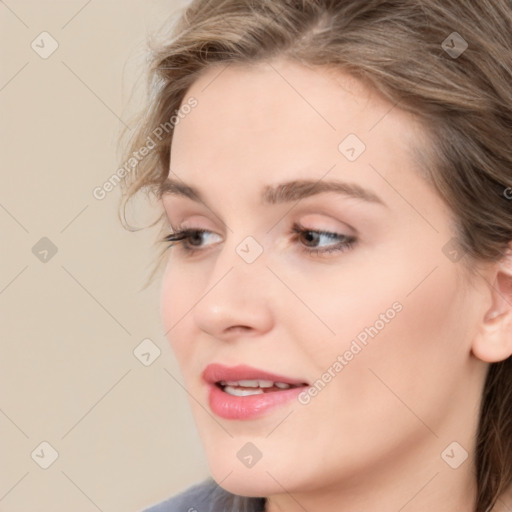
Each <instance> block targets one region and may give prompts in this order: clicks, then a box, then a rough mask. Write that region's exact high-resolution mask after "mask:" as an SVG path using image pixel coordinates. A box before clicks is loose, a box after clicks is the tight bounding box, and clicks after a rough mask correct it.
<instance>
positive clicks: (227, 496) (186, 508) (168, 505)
mask: <svg viewBox="0 0 512 512" xmlns="http://www.w3.org/2000/svg"><path fill="white" fill-rule="evenodd" d="M233 498H234V500H233ZM239 500H241V501H242V502H245V504H244V506H243V509H244V510H247V511H248V512H250V511H253V510H254V512H260V511H261V510H263V509H262V508H261V506H262V504H263V503H262V499H261V498H242V497H239V496H235V495H233V494H231V493H229V492H228V491H226V490H224V489H222V487H220V486H219V485H218V484H217V483H216V482H215V480H213V479H212V478H209V479H208V480H204V481H203V482H200V483H197V484H195V485H192V486H190V487H188V488H187V489H185V490H184V491H182V492H181V493H179V494H177V495H175V496H172V497H170V498H168V499H166V500H165V501H162V502H160V503H157V504H156V505H152V506H151V507H149V508H147V509H144V510H143V511H142V512H225V511H226V510H227V509H226V508H225V505H227V503H232V504H233V505H235V504H236V505H240V504H241V502H240V501H239ZM236 505H235V509H234V511H233V512H236V511H237V510H239V508H238V506H236Z"/></svg>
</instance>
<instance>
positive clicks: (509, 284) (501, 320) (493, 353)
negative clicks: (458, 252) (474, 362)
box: [472, 249, 512, 363]
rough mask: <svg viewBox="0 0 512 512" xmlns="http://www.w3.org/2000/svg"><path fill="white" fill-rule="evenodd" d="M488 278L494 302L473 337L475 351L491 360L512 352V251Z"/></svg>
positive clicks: (484, 358) (498, 359)
mask: <svg viewBox="0 0 512 512" xmlns="http://www.w3.org/2000/svg"><path fill="white" fill-rule="evenodd" d="M493 269H494V270H493V273H492V274H491V276H492V279H491V280H489V281H488V285H489V290H490V293H491V296H492V304H491V306H490V307H489V308H488V310H487V311H486V312H485V315H484V317H483V319H482V321H481V324H480V326H479V329H478V333H477V335H476V337H475V339H474V340H473V345H472V352H473V354H474V355H475V356H476V357H477V358H479V359H481V360H482V361H485V362H488V363H496V362H498V361H503V360H505V359H507V358H508V357H510V356H511V355H512V250H510V249H509V250H508V251H507V253H506V255H505V257H504V258H502V260H500V262H498V263H497V264H496V266H494V267H493Z"/></svg>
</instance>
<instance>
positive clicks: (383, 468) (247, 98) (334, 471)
mask: <svg viewBox="0 0 512 512" xmlns="http://www.w3.org/2000/svg"><path fill="white" fill-rule="evenodd" d="M223 68H224V66H223V67H219V68H216V67H212V68H208V69H207V70H206V71H205V72H204V73H203V74H202V75H201V76H200V77H199V78H198V79H197V81H196V82H195V83H194V84H193V85H192V87H191V88H190V90H189V91H187V94H186V98H188V97H190V96H194V97H195V98H197V100H198V106H197V107H196V108H195V109H194V110H193V112H192V113H190V114H189V115H188V116H187V117H186V118H184V119H183V120H181V121H180V123H179V124H178V125H177V126H176V128H175V134H174V140H173V144H172V148H171V169H170V173H171V174H172V175H173V176H175V177H176V176H177V177H179V179H180V180H182V181H184V182H185V183H187V184H190V185H193V186H195V187H197V188H198V189H199V190H200V191H201V193H202V195H203V196H204V198H205V202H206V204H207V205H208V206H206V205H205V204H203V203H201V202H196V201H193V200H191V199H189V198H184V197H178V196H175V195H173V194H168V195H165V196H164V197H163V199H162V204H163V207H164V208H165V210H166V212H167V216H168V220H169V222H170V225H171V226H172V227H173V228H175V229H178V228H180V227H183V226H185V227H193V228H203V229H207V230H209V231H210V232H211V233H210V234H207V235H206V236H205V237H203V239H202V241H201V242H199V243H200V244H202V245H201V246H200V250H199V252H198V253H195V254H194V255H189V254H187V253H186V252H185V251H184V250H183V247H182V246H180V245H176V246H175V247H173V248H171V249H169V250H168V256H167V258H168V261H167V266H166V270H165V274H164V278H163V282H162V291H161V314H162V320H163V325H164V328H165V331H166V333H167V337H168V339H169V342H170V344H171V346H172V349H173V351H174V353H175V356H176V358H177V361H178V363H179V365H180V368H181V372H182V375H183V383H184V386H185V387H186V389H187V390H188V392H189V393H190V395H191V397H193V398H192V399H191V400H190V404H191V408H192V413H193V415H194V418H195V421H196V424H197V427H198V431H199V434H200V437H201V440H202V442H203V444H204V448H205V451H206V455H207V458H208V462H209V465H210V470H211V473H212V476H213V477H214V478H215V480H216V481H217V482H218V483H220V484H221V485H222V487H224V488H225V489H227V490H228V491H230V492H233V493H236V494H241V495H246V496H266V497H268V501H267V508H266V510H267V512H277V511H286V512H295V511H303V510H322V511H325V512H330V511H333V512H334V511H337V512H338V511H339V510H340V509H341V508H340V506H341V505H342V506H343V507H342V509H343V511H344V512H356V511H358V512H360V511H361V510H365V511H368V512H371V511H375V512H376V511H379V512H397V511H398V510H400V511H405V512H407V511H416V512H427V511H431V510H436V511H438V512H448V511H460V510H468V511H469V510H471V509H472V507H473V503H474V499H475V496H476V488H475V478H474V474H473V464H474V450H475V446H474V441H475V433H476V427H477V412H476V411H477V407H478V404H479V401H480V396H481V392H482V389H483V384H484V378H485V374H486V370H487V367H488V364H487V363H488V362H491V361H496V360H501V359H504V358H505V357H508V355H510V353H512V347H510V341H504V340H505V339H507V340H508V339H510V338H512V336H510V311H509V309H510V305H509V304H508V302H506V301H503V300H500V297H503V295H500V296H498V295H497V290H501V291H503V289H504V287H503V288H501V289H500V288H499V287H498V286H497V285H499V284H500V281H499V280H498V277H499V276H501V275H502V273H503V272H504V271H503V270H500V268H498V267H497V266H496V265H491V264H486V265H483V264H482V265H480V266H479V267H478V271H479V275H478V276H477V277H476V278H474V279H471V280H470V278H469V276H468V275H467V273H466V272H465V270H464V266H463V265H464V263H463V262H464V259H462V260H459V261H458V262H453V261H452V260H450V259H449V258H448V257H447V256H446V255H445V253H444V252H443V250H442V249H443V247H444V246H445V244H446V243H447V242H448V241H449V240H450V239H451V238H452V237H453V236H454V233H453V232H452V229H451V227H450V226H451V223H450V220H451V212H450V209H449V207H448V206H447V205H446V204H445V203H444V202H443V201H442V200H441V199H440V197H439V195H438V194H437V192H436V191H435V190H434V189H433V188H431V186H430V185H429V184H428V183H427V182H426V181H425V180H424V179H423V178H422V177H421V174H420V170H419V168H418V166H417V165H416V163H415V161H414V159H413V156H412V153H411V148H412V147H418V148H421V147H422V145H423V147H424V145H425V144H426V143H427V142H426V138H425V135H424V133H423V131H422V128H421V125H420V124H419V123H418V122H417V121H416V120H415V118H414V117H413V116H412V115H410V114H407V113H406V112H404V111H401V110H400V109H398V108H396V107H395V108H391V107H392V105H391V104H390V103H389V102H387V101H386V100H385V99H384V98H382V97H381V96H379V95H378V94H377V93H376V92H375V91H372V90H370V89H368V88H367V87H365V86H363V84H361V83H360V82H358V81H356V80H354V79H352V78H350V77H349V76H347V75H345V74H343V73H342V72H340V71H337V72H332V71H327V70H325V69H322V70H321V69H313V68H308V67H304V66H302V65H298V64H295V63H292V62H289V61H286V60H282V59H276V60H274V61H272V62H271V63H265V64H258V65H253V66H241V65H238V66H237V65H230V66H228V67H227V68H226V69H225V70H224V71H223V72H222V73H220V74H219V71H220V70H221V69H223ZM186 98H185V99H186ZM350 133H353V134H356V135H357V136H358V137H359V138H360V139H361V140H362V141H363V142H364V144H365V145H366V150H365V151H364V152H363V153H362V154H361V155H360V156H359V157H358V158H357V159H356V160H355V161H353V162H350V161H348V160H347V158H346V157H345V156H344V155H343V154H342V153H341V152H340V151H339V150H338V145H339V144H340V142H341V141H342V140H343V139H344V138H345V137H346V136H347V135H348V134H350ZM299 178H301V179H303V178H308V179H314V180H325V179H339V180H343V181H347V182H351V183H357V184H358V185H360V186H362V187H364V188H366V189H368V190H371V191H372V192H373V193H375V194H377V195H378V196H379V197H380V198H381V199H382V201H384V203H385V206H384V205H380V204H374V203H369V202H366V201H363V200H361V199H356V198H349V197H345V196H343V195H339V194H336V193H333V192H327V193H321V194H318V195H314V196H311V197H309V198H306V199H302V200H301V201H299V202H298V203H297V204H295V202H291V203H284V204H277V205H263V204H261V203H260V200H259V196H260V190H261V189H262V187H263V186H265V185H269V184H277V183H280V182H284V181H288V180H292V179H299ZM294 222H300V223H301V224H303V225H304V226H305V227H306V228H308V229H311V230H322V229H323V230H327V231H331V232H335V233H341V234H346V235H353V236H356V238H357V240H356V242H355V244H354V245H353V246H352V247H351V248H349V249H347V250H345V251H342V252H332V253H329V254H325V255H318V254H317V255H315V254H308V253H306V252H304V251H303V249H307V247H308V246H307V245H305V244H307V240H306V241H304V238H299V239H294V238H293V235H292V234H291V227H292V225H293V223H294ZM247 236H252V237H253V238H254V239H255V240H257V242H258V243H259V244H260V245H261V246H262V248H263V253H262V254H261V255H260V256H259V257H258V258H257V259H256V261H254V262H253V263H250V264H249V263H246V262H245V261H244V260H243V259H242V258H241V257H240V256H239V255H238V254H237V252H236V247H237V246H238V245H239V244H240V242H242V240H244V239H245V237H247ZM337 241H338V240H336V239H334V240H332V239H329V238H325V237H321V238H320V239H319V240H318V241H317V243H318V244H319V246H320V247H319V248H320V249H325V248H326V247H327V248H329V247H332V246H334V245H336V243H337ZM317 248H318V247H317ZM228 271H229V272H228ZM500 272H501V273H500ZM509 277H510V273H509V272H508V271H507V273H506V278H507V279H509ZM492 284H494V285H495V286H491V285H492ZM509 293H510V291H509ZM396 301H398V302H399V303H400V304H401V305H402V309H401V311H400V312H398V313H396V315H394V318H393V319H391V320H389V321H388V322H387V323H385V326H384V328H382V329H381V330H380V331H379V332H378V335H377V336H375V337H374V338H373V339H369V341H368V344H367V346H365V347H364V348H363V349H362V350H361V351H360V352H359V353H358V354H357V355H356V356H354V357H353V359H352V360H351V361H348V364H347V365H346V366H345V367H344V368H343V370H342V371H341V372H339V373H338V374H336V376H335V377H334V378H332V380H331V382H329V383H328V384H327V385H326V386H325V388H324V389H323V390H322V391H321V392H320V393H318V395H317V396H315V397H314V398H312V399H311V401H310V402H309V403H308V404H307V405H301V404H300V403H298V401H295V400H294V401H292V402H290V403H289V404H286V405H284V406H282V407H279V408H277V409H274V410H273V411H271V412H269V413H267V414H266V415H265V416H264V417H262V418H259V419H255V420H243V421H242V420H238V421H234V420H225V419H222V418H219V417H216V416H214V415H213V413H212V412H211V411H210V409H209V406H208V394H207V389H206V387H205V385H204V384H203V383H202V381H201V372H202V371H203V369H204V368H205V367H206V365H208V364H209V363H212V362H217V363H223V364H225V365H228V366H230V365H236V364H248V365H251V366H254V367H256V368H260V369H265V370H268V371H270V372H274V373H278V374H282V375H286V376H290V377H293V378H298V379H301V380H304V381H307V382H308V383H313V382H314V381H316V380H317V379H319V378H320V377H321V376H322V375H323V374H324V373H325V372H326V371H327V370H328V368H330V367H332V365H333V363H334V362H335V361H336V360H337V357H338V355H340V354H344V353H345V351H346V350H348V349H349V348H350V345H351V342H352V340H353V339H354V338H355V337H356V336H357V335H358V334H359V333H360V332H361V331H363V330H364V328H365V327H369V326H372V325H374V324H375V322H376V321H377V320H379V317H380V315H381V314H385V312H386V311H387V310H389V309H390V308H392V304H393V303H395V302H396ZM510 302H512V301H510ZM507 304H508V306H507ZM492 311H498V314H497V317H496V318H494V319H491V318H490V317H491V316H492V315H490V313H491V312H492ZM380 318H382V317H380ZM461 319H463V321H461ZM507 322H508V324H507ZM507 325H508V327H507ZM507 333H508V335H507ZM454 441H455V442H457V443H458V444H459V445H460V447H462V448H456V449H455V452H451V453H454V457H455V458H459V457H461V454H462V453H463V452H462V449H464V450H466V451H467V452H468V459H467V460H465V461H464V462H463V463H462V464H461V465H460V466H459V467H458V468H457V469H453V468H452V467H450V466H449V465H448V464H447V463H446V462H445V461H444V460H443V458H442V457H441V454H442V452H443V451H444V450H445V449H446V448H447V447H448V446H449V445H450V444H451V443H452V442H454ZM247 442H251V443H253V444H254V445H256V446H257V448H258V449H259V451H260V452H261V453H262V458H261V460H260V461H259V462H258V463H257V464H256V465H254V466H253V467H252V468H247V467H245V466H244V465H243V464H242V463H241V462H240V461H239V459H238V458H237V452H238V451H239V450H240V448H241V447H242V446H244V445H245V444H246V443H247Z"/></svg>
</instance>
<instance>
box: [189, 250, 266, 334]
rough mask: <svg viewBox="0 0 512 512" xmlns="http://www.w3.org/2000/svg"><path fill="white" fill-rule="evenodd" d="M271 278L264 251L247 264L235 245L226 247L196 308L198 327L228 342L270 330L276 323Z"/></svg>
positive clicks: (194, 315) (194, 311)
mask: <svg viewBox="0 0 512 512" xmlns="http://www.w3.org/2000/svg"><path fill="white" fill-rule="evenodd" d="M271 278H272V273H271V272H270V271H269V270H268V268H267V267H266V265H265V260H264V255H263V254H262V255H261V256H260V257H259V258H258V259H257V260H256V261H254V262H252V263H247V262H246V261H244V260H243V259H242V258H241V257H240V256H239V255H238V253H237V252H236V251H235V249H234V248H233V247H231V248H228V247H227V246H225V247H224V249H223V251H222V253H221V254H219V255H218V257H217V259H216V261H215V264H214V265H213V266H212V267H211V273H210V276H209V279H208V283H207V285H206V286H205V288H204V291H203V294H202V295H201V298H199V301H198V302H197V304H196V306H195V307H194V309H193V313H192V314H193V318H194V322H195V324H196V326H197V327H199V328H200V329H201V330H202V331H204V332H206V333H207V334H209V335H210V336H212V337H214V338H216V339H220V340H226V341H228V340H231V339H234V338H236V337H238V336H261V335H263V334H265V333H266V332H268V331H270V330H271V329H272V327H273V325H274V313H273V304H274V301H273V300H272V297H271V294H272V286H271Z"/></svg>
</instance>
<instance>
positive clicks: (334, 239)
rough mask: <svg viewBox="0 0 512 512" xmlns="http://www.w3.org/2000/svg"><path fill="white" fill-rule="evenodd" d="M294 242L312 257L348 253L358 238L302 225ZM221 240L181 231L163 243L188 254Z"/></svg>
mask: <svg viewBox="0 0 512 512" xmlns="http://www.w3.org/2000/svg"><path fill="white" fill-rule="evenodd" d="M291 234H292V235H293V236H292V240H293V241H294V242H299V244H300V246H301V247H300V250H301V251H304V252H306V253H307V254H310V255H319V256H320V255H326V254H329V253H336V252H343V251H348V250H349V249H351V248H352V247H353V245H354V244H355V243H356V241H357V240H356V238H355V237H354V236H351V235H345V234H343V233H335V232H331V231H325V230H314V229H308V228H305V227H304V226H302V225H301V224H298V223H296V224H294V225H293V227H292V231H291ZM215 237H218V238H221V237H220V236H219V235H217V234H216V233H213V232H212V231H208V230H207V229H202V228H187V229H179V230H177V231H175V232H173V233H170V234H168V235H166V236H165V237H164V238H163V239H162V242H168V244H169V245H168V247H167V248H170V247H172V246H174V245H177V244H179V245H180V246H181V249H182V250H183V251H184V252H185V253H186V254H187V255H192V254H194V253H197V252H200V251H204V250H205V249H204V248H205V246H206V247H208V246H211V245H213V244H214V243H215V242H213V243H210V244H205V243H204V242H205V240H206V241H207V240H208V239H211V238H215Z"/></svg>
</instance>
